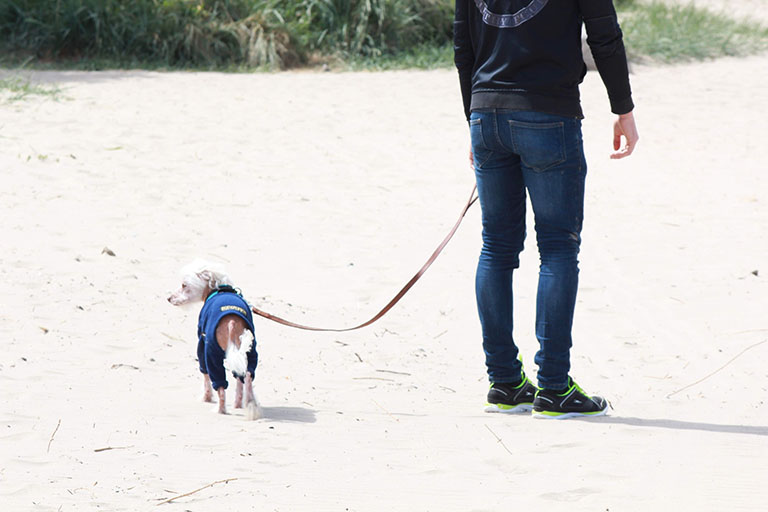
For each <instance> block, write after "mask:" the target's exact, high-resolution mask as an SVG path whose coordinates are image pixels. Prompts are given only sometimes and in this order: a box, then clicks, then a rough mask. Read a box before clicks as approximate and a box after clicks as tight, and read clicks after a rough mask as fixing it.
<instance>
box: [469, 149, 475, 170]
mask: <svg viewBox="0 0 768 512" xmlns="http://www.w3.org/2000/svg"><path fill="white" fill-rule="evenodd" d="M469 168H470V169H472V170H473V171H474V170H475V155H474V154H473V153H472V146H469Z"/></svg>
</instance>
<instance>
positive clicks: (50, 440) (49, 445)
mask: <svg viewBox="0 0 768 512" xmlns="http://www.w3.org/2000/svg"><path fill="white" fill-rule="evenodd" d="M60 426H61V418H59V422H58V423H57V424H56V428H55V429H53V434H51V438H50V439H49V440H48V449H47V450H45V453H49V452H50V451H51V443H52V442H53V436H55V435H56V432H58V431H59V427H60Z"/></svg>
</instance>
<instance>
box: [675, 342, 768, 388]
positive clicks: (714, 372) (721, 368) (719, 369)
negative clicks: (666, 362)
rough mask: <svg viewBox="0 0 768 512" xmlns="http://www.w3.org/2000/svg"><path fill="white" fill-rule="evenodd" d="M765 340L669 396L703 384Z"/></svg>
mask: <svg viewBox="0 0 768 512" xmlns="http://www.w3.org/2000/svg"><path fill="white" fill-rule="evenodd" d="M765 342H768V339H766V340H763V341H759V342H757V343H755V344H753V345H750V346H748V347H747V348H745V349H744V350H742V351H741V352H739V353H738V354H736V355H735V356H733V357H732V358H731V359H730V360H729V361H728V362H727V363H725V364H724V365H723V366H721V367H720V368H718V369H717V370H715V371H713V372H712V373H710V374H708V375H705V376H704V377H702V378H700V379H699V380H697V381H696V382H692V383H690V384H688V385H687V386H683V387H682V388H680V389H678V390H677V391H673V392H672V393H670V394H668V395H667V398H671V397H673V396H674V395H676V394H678V393H680V392H681V391H685V390H686V389H688V388H692V387H693V386H695V385H696V384H701V383H702V382H704V381H705V380H707V379H708V378H710V377H712V376H713V375H715V374H716V373H717V372H719V371H721V370H723V369H724V368H725V367H726V366H728V365H729V364H731V363H732V362H734V361H735V360H736V359H738V358H739V357H741V356H742V355H743V354H744V353H745V352H746V351H748V350H751V349H753V348H755V347H757V346H759V345H762V344H763V343H765Z"/></svg>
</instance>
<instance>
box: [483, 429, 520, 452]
mask: <svg viewBox="0 0 768 512" xmlns="http://www.w3.org/2000/svg"><path fill="white" fill-rule="evenodd" d="M485 428H487V429H488V432H490V433H491V434H493V437H495V438H496V440H497V441H498V442H499V443H500V444H501V446H502V447H503V448H504V449H505V450H507V453H508V454H510V455H514V453H512V452H511V451H509V448H507V445H505V444H504V441H502V440H501V438H500V437H499V436H497V435H496V432H494V431H493V430H491V427H489V426H488V425H485Z"/></svg>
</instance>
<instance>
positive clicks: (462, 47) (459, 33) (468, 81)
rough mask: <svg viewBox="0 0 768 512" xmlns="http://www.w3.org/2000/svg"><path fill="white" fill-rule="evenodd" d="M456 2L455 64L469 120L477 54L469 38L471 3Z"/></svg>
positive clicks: (454, 24) (454, 25)
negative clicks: (473, 71)
mask: <svg viewBox="0 0 768 512" xmlns="http://www.w3.org/2000/svg"><path fill="white" fill-rule="evenodd" d="M470 1H471V0H456V12H455V15H454V21H453V62H454V63H455V64H456V68H457V69H458V70H459V86H460V87H461V98H462V100H463V101H464V115H465V116H466V117H467V120H469V105H470V103H471V102H472V69H473V68H474V66H475V53H474V51H473V50H472V40H471V38H470V36H469V19H468V17H469V2H470Z"/></svg>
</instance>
